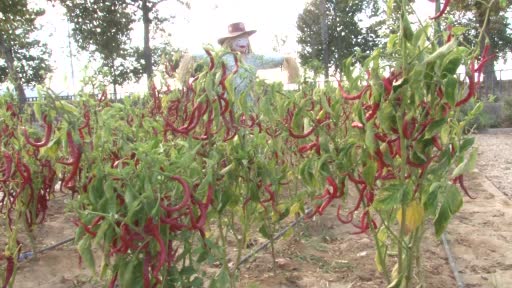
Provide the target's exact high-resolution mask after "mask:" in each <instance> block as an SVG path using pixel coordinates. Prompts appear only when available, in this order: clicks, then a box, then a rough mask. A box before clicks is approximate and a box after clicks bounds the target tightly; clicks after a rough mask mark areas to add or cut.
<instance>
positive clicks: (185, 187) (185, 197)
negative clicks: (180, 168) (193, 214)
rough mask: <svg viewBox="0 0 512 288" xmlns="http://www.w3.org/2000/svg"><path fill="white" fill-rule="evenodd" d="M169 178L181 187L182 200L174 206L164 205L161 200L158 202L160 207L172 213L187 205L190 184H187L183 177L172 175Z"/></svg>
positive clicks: (189, 197)
mask: <svg viewBox="0 0 512 288" xmlns="http://www.w3.org/2000/svg"><path fill="white" fill-rule="evenodd" d="M171 179H172V180H174V181H177V182H178V183H179V184H180V185H181V187H182V188H183V200H182V201H181V203H180V204H178V205H176V206H174V207H169V206H166V205H165V204H164V203H163V202H160V207H162V209H164V210H165V211H167V212H169V213H173V212H176V211H179V210H181V209H183V208H185V206H187V205H189V203H190V200H191V198H192V194H191V192H190V186H189V185H188V183H187V181H185V179H183V178H182V177H180V176H172V177H171Z"/></svg>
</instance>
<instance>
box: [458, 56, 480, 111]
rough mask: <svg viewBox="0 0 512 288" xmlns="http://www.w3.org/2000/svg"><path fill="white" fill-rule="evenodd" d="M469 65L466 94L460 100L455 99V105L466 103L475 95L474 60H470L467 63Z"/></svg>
mask: <svg viewBox="0 0 512 288" xmlns="http://www.w3.org/2000/svg"><path fill="white" fill-rule="evenodd" d="M469 67H470V74H469V76H468V78H469V79H468V80H469V84H468V93H467V94H466V96H465V97H464V98H462V99H461V100H459V101H457V103H455V107H459V106H461V105H463V104H466V103H467V102H468V101H469V100H471V98H472V97H473V96H474V95H475V91H476V82H475V74H474V71H475V61H474V60H471V62H470V63H469Z"/></svg>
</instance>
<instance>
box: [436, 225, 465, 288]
mask: <svg viewBox="0 0 512 288" xmlns="http://www.w3.org/2000/svg"><path fill="white" fill-rule="evenodd" d="M441 240H442V242H443V247H444V251H445V252H446V255H447V256H448V262H449V263H450V268H451V269H452V272H453V275H454V276H455V281H456V282H457V288H464V282H462V277H461V276H460V274H459V269H458V268H457V264H456V263H455V258H454V257H453V255H452V253H451V251H450V247H449V246H448V240H447V239H446V234H445V233H443V234H442V235H441Z"/></svg>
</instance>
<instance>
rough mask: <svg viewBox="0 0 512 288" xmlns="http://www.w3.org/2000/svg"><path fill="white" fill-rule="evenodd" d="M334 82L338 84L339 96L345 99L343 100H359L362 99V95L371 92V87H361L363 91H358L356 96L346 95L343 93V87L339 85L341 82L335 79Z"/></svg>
mask: <svg viewBox="0 0 512 288" xmlns="http://www.w3.org/2000/svg"><path fill="white" fill-rule="evenodd" d="M336 81H337V82H338V90H340V93H341V96H342V97H343V98H344V99H345V100H358V99H361V97H363V95H364V94H365V93H366V92H368V91H371V87H370V86H369V85H366V86H364V87H363V89H361V91H359V93H357V94H352V95H351V94H348V93H347V92H345V90H344V89H343V85H341V81H340V80H339V79H338V78H336Z"/></svg>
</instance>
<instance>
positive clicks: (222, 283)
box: [214, 268, 230, 288]
mask: <svg viewBox="0 0 512 288" xmlns="http://www.w3.org/2000/svg"><path fill="white" fill-rule="evenodd" d="M229 285H230V279H229V272H228V271H227V268H223V269H222V270H220V272H219V274H217V277H215V286H214V287H219V288H221V287H229Z"/></svg>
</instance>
